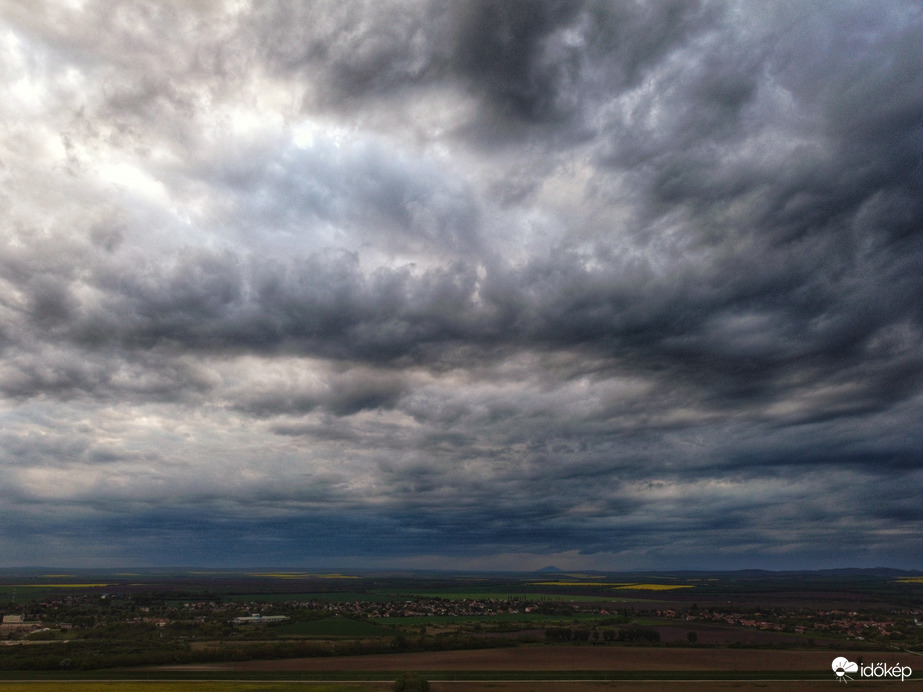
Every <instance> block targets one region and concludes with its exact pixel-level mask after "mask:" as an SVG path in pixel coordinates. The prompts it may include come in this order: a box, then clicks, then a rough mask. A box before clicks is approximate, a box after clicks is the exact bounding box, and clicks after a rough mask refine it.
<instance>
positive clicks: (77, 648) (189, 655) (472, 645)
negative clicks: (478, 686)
mask: <svg viewBox="0 0 923 692" xmlns="http://www.w3.org/2000/svg"><path fill="white" fill-rule="evenodd" d="M514 645H515V642H510V641H506V640H499V639H486V638H478V637H441V636H440V637H404V636H402V635H399V636H397V637H395V638H393V639H390V640H389V639H376V640H361V641H343V642H312V641H274V642H259V641H257V642H243V641H242V642H234V643H224V642H215V644H214V646H198V647H196V648H194V649H193V648H192V647H190V646H189V644H188V642H184V641H175V640H164V641H163V642H161V641H151V640H140V641H127V642H126V641H112V640H109V641H106V640H74V641H69V642H66V643H65V642H60V643H50V644H42V645H39V646H29V645H19V646H5V647H0V670H96V669H101V668H130V667H134V666H148V665H178V664H183V663H218V662H228V661H251V660H256V659H281V658H312V657H326V656H355V655H363V654H381V653H393V652H396V651H442V650H449V649H484V648H499V647H507V646H514Z"/></svg>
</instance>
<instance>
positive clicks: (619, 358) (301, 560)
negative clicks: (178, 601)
mask: <svg viewBox="0 0 923 692" xmlns="http://www.w3.org/2000/svg"><path fill="white" fill-rule="evenodd" d="M0 127H2V130H0V133H2V134H0V224H2V233H0V473H2V476H0V524H2V526H3V529H2V531H0V565H5V566H16V565H62V566H65V565H66V566H120V565H202V566H209V565H215V566H217V565H226V566H248V565H286V566H313V567H320V566H331V567H424V568H470V569H484V568H491V569H494V568H496V569H507V568H515V569H533V568H540V567H543V566H546V565H552V564H553V565H557V566H558V567H561V568H583V569H593V568H599V569H673V568H743V567H759V568H767V569H788V568H820V567H842V566H858V567H870V566H878V565H886V566H893V567H911V568H923V501H921V488H923V424H921V423H923V378H921V373H923V367H921V366H923V338H921V334H923V5H921V4H920V3H918V2H899V1H888V2H868V1H866V0H863V1H861V2H854V3H852V2H846V1H840V0H837V1H833V0H831V1H830V2H813V1H811V2H809V1H805V2H751V1H749V0H747V1H745V2H740V3H733V2H706V1H703V2H694V1H689V2H674V1H669V0H662V1H659V0H658V1H655V2H643V3H642V2H631V1H627V0H626V1H624V2H598V3H593V2H587V3H583V2H577V1H572V2H441V1H437V2H422V1H417V0H414V1H411V2H381V1H380V0H375V1H374V2H368V3H355V2H349V1H344V0H336V1H335V2H334V1H330V2H323V1H321V2H310V3H308V2H291V3H280V2H265V1H264V0H259V1H257V0H253V2H246V1H228V2H218V1H215V2H206V1H200V2H176V3H169V2H160V1H158V2H110V1H109V0H105V1H104V0H86V1H82V0H72V1H63V0H62V1H59V2H50V1H49V2H33V1H31V0H30V1H29V2H17V1H16V0H7V1H5V2H2V3H0Z"/></svg>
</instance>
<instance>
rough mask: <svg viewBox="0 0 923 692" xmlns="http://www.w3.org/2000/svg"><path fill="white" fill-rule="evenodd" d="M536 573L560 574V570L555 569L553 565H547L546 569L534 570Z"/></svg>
mask: <svg viewBox="0 0 923 692" xmlns="http://www.w3.org/2000/svg"><path fill="white" fill-rule="evenodd" d="M535 571H536V572H560V571H561V570H560V569H558V568H557V567H555V566H554V565H548V566H547V567H542V568H541V569H537V570H535Z"/></svg>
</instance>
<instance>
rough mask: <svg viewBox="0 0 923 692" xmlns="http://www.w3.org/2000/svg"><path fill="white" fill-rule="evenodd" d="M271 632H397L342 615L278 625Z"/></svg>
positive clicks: (364, 634)
mask: <svg viewBox="0 0 923 692" xmlns="http://www.w3.org/2000/svg"><path fill="white" fill-rule="evenodd" d="M272 631H273V633H274V634H278V635H285V634H290V635H298V636H302V637H347V638H365V637H393V636H394V635H395V634H397V633H396V632H395V631H394V630H393V629H391V628H389V627H382V626H381V625H377V624H374V623H372V622H365V621H361V620H350V619H349V618H344V617H329V618H323V619H322V620H309V621H308V622H293V623H291V624H288V625H279V626H276V627H274V628H273V630H272Z"/></svg>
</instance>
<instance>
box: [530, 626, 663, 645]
mask: <svg viewBox="0 0 923 692" xmlns="http://www.w3.org/2000/svg"><path fill="white" fill-rule="evenodd" d="M545 639H547V640H549V641H552V642H591V641H592V642H599V641H600V640H602V641H604V642H618V643H623V644H625V643H628V644H633V643H638V644H657V643H659V642H660V632H658V631H657V630H654V629H650V628H649V627H624V628H620V629H602V630H599V629H593V630H590V629H587V628H585V627H549V628H548V629H546V630H545Z"/></svg>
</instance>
